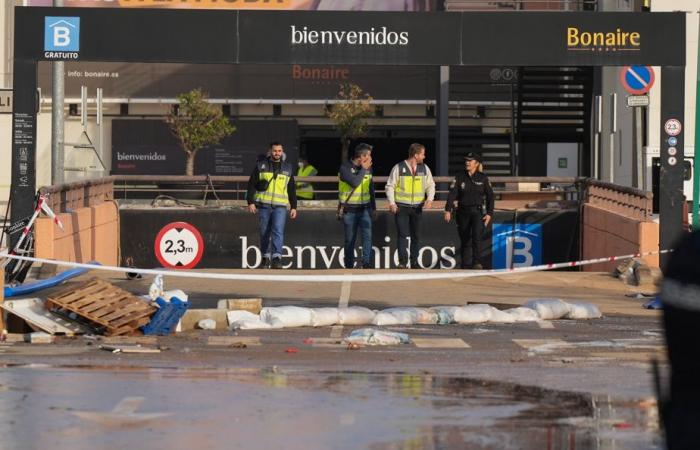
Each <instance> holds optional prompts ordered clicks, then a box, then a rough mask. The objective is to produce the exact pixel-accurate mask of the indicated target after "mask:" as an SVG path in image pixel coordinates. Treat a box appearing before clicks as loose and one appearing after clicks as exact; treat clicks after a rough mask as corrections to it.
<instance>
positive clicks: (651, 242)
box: [581, 204, 659, 272]
mask: <svg viewBox="0 0 700 450" xmlns="http://www.w3.org/2000/svg"><path fill="white" fill-rule="evenodd" d="M581 214H582V218H581V220H582V222H583V227H582V232H583V236H582V258H581V259H594V258H605V257H609V256H619V255H629V254H634V253H644V252H651V251H657V250H659V224H657V223H654V222H645V221H642V220H638V219H633V218H630V217H625V216H623V215H621V214H617V213H614V212H611V211H607V210H606V209H604V208H602V207H600V206H596V205H590V204H585V205H583V208H582V212H581ZM644 260H645V261H646V262H647V264H649V265H650V266H654V267H658V266H659V257H658V256H648V257H646V258H644ZM618 264H619V262H617V263H616V262H609V263H601V264H591V265H588V266H583V270H584V271H586V272H594V271H606V272H610V271H612V270H613V269H614V268H615V266H617V265H618Z"/></svg>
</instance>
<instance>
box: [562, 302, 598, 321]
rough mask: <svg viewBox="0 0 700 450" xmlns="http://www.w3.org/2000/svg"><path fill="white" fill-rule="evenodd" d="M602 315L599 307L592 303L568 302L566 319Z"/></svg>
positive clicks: (591, 317) (590, 317)
mask: <svg viewBox="0 0 700 450" xmlns="http://www.w3.org/2000/svg"><path fill="white" fill-rule="evenodd" d="M601 317H603V314H601V312H600V309H598V307H597V306H596V305H594V304H592V303H583V302H580V303H569V314H567V315H566V318H567V319H599V318H601Z"/></svg>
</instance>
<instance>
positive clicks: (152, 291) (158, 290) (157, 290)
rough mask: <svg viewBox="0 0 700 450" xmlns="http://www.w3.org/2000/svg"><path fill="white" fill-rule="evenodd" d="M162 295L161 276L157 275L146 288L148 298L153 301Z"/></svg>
mask: <svg viewBox="0 0 700 450" xmlns="http://www.w3.org/2000/svg"><path fill="white" fill-rule="evenodd" d="M163 293H164V292H163V275H162V274H158V275H156V276H155V278H154V279H153V283H151V286H150V287H149V288H148V296H149V297H151V300H154V301H155V299H157V298H158V297H163Z"/></svg>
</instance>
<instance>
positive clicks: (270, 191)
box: [255, 160, 292, 206]
mask: <svg viewBox="0 0 700 450" xmlns="http://www.w3.org/2000/svg"><path fill="white" fill-rule="evenodd" d="M291 176H292V166H291V165H290V164H287V163H286V162H284V161H282V162H280V171H279V172H277V173H276V174H275V172H273V168H272V164H270V161H269V160H265V161H259V162H258V179H259V180H269V182H270V183H269V184H268V185H267V189H266V190H264V191H258V192H256V193H255V202H256V203H260V204H262V205H271V206H288V205H289V196H288V195H287V184H288V183H289V178H290V177H291Z"/></svg>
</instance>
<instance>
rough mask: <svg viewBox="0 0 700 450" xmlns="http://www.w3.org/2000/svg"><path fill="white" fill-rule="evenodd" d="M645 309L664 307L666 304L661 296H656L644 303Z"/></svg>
mask: <svg viewBox="0 0 700 450" xmlns="http://www.w3.org/2000/svg"><path fill="white" fill-rule="evenodd" d="M644 309H664V305H663V303H661V297H655V298H654V299H653V300H651V301H649V302H646V303H645V304H644Z"/></svg>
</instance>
